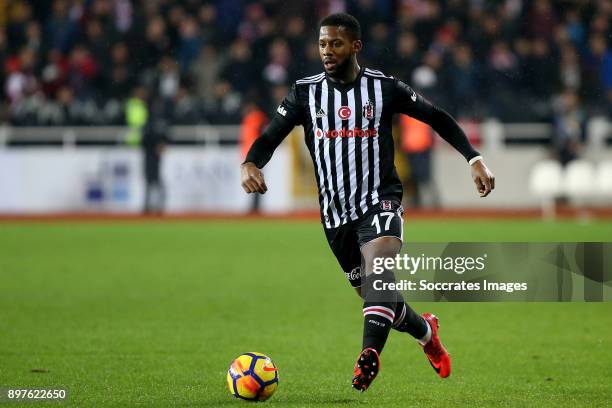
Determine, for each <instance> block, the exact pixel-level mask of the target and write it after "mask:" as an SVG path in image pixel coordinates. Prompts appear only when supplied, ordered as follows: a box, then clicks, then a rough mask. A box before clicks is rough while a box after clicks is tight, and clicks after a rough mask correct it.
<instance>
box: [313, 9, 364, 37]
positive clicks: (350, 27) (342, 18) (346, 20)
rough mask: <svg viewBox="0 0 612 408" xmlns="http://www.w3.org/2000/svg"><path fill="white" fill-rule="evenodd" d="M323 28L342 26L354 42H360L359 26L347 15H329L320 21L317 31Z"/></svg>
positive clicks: (353, 18) (357, 22)
mask: <svg viewBox="0 0 612 408" xmlns="http://www.w3.org/2000/svg"><path fill="white" fill-rule="evenodd" d="M325 26H342V27H344V28H345V29H346V31H347V32H348V33H349V35H350V36H351V37H353V39H354V40H361V24H359V21H357V19H356V18H355V17H353V16H351V15H350V14H348V13H336V14H330V15H329V16H327V17H325V18H324V19H323V20H321V24H319V29H320V28H321V27H325Z"/></svg>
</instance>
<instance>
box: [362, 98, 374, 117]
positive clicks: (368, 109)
mask: <svg viewBox="0 0 612 408" xmlns="http://www.w3.org/2000/svg"><path fill="white" fill-rule="evenodd" d="M363 117H364V118H366V119H367V120H372V119H374V105H373V104H372V101H370V100H368V102H367V103H366V104H365V106H364V107H363Z"/></svg>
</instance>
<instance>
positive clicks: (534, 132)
mask: <svg viewBox="0 0 612 408" xmlns="http://www.w3.org/2000/svg"><path fill="white" fill-rule="evenodd" d="M469 126H479V127H480V129H479V130H480V132H479V133H480V135H481V138H482V145H483V147H485V148H486V149H489V150H495V149H499V148H503V147H504V145H505V144H506V143H512V142H513V141H525V140H541V139H548V138H550V137H551V135H552V134H553V131H554V130H553V127H552V125H551V124H548V123H502V122H499V121H496V120H487V121H484V122H482V123H480V124H473V125H469ZM128 131H129V129H128V128H127V127H124V126H75V127H10V126H0V148H2V147H4V146H6V145H8V144H9V143H37V142H38V143H43V142H46V143H54V144H61V145H63V146H64V147H71V146H75V145H76V144H77V143H79V142H80V143H116V144H122V143H124V141H125V139H126V135H127V132H128ZM239 132H240V126H239V125H223V126H212V125H196V126H173V127H171V128H170V134H169V135H168V136H169V138H170V140H171V141H175V142H179V143H181V142H182V143H194V144H213V145H214V144H220V143H236V142H237V141H238V136H239ZM610 137H612V123H610V122H609V121H608V120H607V119H605V118H593V119H591V120H590V121H589V122H588V124H587V138H586V140H587V148H593V149H602V148H604V147H605V146H606V141H607V139H609V138H610Z"/></svg>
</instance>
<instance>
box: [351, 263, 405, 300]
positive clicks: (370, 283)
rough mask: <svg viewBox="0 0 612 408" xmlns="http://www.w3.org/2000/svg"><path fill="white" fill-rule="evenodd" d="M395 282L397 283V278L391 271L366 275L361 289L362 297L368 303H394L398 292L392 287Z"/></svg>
mask: <svg viewBox="0 0 612 408" xmlns="http://www.w3.org/2000/svg"><path fill="white" fill-rule="evenodd" d="M393 282H395V276H394V274H393V272H392V271H389V270H385V271H383V272H382V273H380V274H374V273H371V274H366V276H364V279H363V285H362V286H361V288H360V289H361V290H360V296H361V297H362V298H363V299H364V300H365V301H366V302H392V303H394V302H396V300H397V292H396V290H395V288H394V287H393V286H392V285H390V284H391V283H393ZM391 288H393V289H391Z"/></svg>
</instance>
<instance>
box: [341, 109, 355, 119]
mask: <svg viewBox="0 0 612 408" xmlns="http://www.w3.org/2000/svg"><path fill="white" fill-rule="evenodd" d="M352 114H353V112H352V111H351V108H349V107H348V106H341V107H340V109H338V116H339V117H340V119H342V120H346V119H348V118H350V117H351V115H352Z"/></svg>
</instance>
